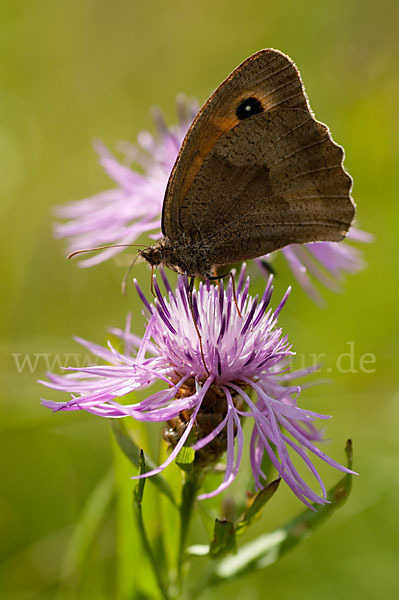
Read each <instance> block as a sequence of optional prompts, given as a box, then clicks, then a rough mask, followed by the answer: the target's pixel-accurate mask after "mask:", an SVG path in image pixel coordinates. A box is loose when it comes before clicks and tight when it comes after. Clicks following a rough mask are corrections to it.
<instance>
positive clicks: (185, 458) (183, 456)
mask: <svg viewBox="0 0 399 600" xmlns="http://www.w3.org/2000/svg"><path fill="white" fill-rule="evenodd" d="M196 441H197V435H196V432H195V431H194V429H192V430H191V431H190V434H189V436H188V438H187V439H186V441H185V444H184V446H183V448H182V449H181V450H180V452H179V454H178V455H177V457H176V464H177V465H178V466H179V467H180V468H181V470H182V471H186V472H189V471H192V470H193V466H194V465H193V463H194V459H195V450H194V449H193V447H192V446H193V445H194V444H195V442H196Z"/></svg>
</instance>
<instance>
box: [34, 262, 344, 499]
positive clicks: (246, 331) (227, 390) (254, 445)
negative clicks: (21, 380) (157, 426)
mask: <svg viewBox="0 0 399 600" xmlns="http://www.w3.org/2000/svg"><path fill="white" fill-rule="evenodd" d="M161 275H162V278H163V281H164V285H165V288H166V290H167V295H166V296H162V293H161V290H160V288H159V286H158V283H157V280H156V279H155V278H154V288H155V293H156V299H155V301H154V303H153V304H149V303H148V302H147V300H146V298H145V297H144V295H143V293H142V291H141V290H140V288H139V287H138V285H137V283H136V287H137V291H138V293H139V295H140V297H141V299H142V301H143V303H144V305H145V309H146V312H147V313H148V316H147V322H146V330H145V334H144V336H143V338H142V339H140V338H138V337H137V336H135V335H134V334H133V333H131V332H130V320H129V321H128V323H127V327H126V328H125V329H124V330H119V329H112V330H111V333H112V334H113V335H116V336H117V337H118V338H120V340H122V341H123V342H124V345H125V347H124V351H123V352H122V353H121V352H119V351H117V350H116V349H115V348H114V347H113V346H112V345H111V343H108V348H103V347H101V346H97V345H96V344H93V343H91V342H87V341H85V340H81V339H78V340H77V341H79V342H80V343H81V344H82V345H83V346H85V347H86V348H88V349H89V350H90V351H91V352H93V354H95V355H96V356H97V357H99V358H101V359H102V360H104V361H105V362H106V363H108V364H104V365H98V366H89V367H86V368H70V369H69V371H70V373H68V374H66V375H63V376H60V375H56V374H49V376H48V377H49V381H48V382H42V383H45V385H47V386H48V387H49V388H52V389H55V390H61V391H66V392H70V393H71V394H72V399H71V400H69V401H68V402H63V403H58V402H53V401H49V400H43V404H44V405H45V406H47V407H48V408H51V409H53V410H86V411H88V412H91V413H94V414H96V415H100V416H103V417H111V418H119V417H126V416H130V417H133V418H134V419H136V420H138V421H150V422H167V423H168V426H169V428H172V429H173V427H174V426H176V423H178V424H179V427H178V428H176V427H175V428H174V435H170V431H169V436H168V437H169V441H170V442H171V445H172V447H173V449H172V451H171V453H170V455H169V457H168V459H167V460H166V461H165V462H164V464H162V465H161V466H159V467H158V468H156V469H155V470H153V471H151V472H150V473H146V474H145V476H149V475H152V474H155V473H158V472H160V471H161V470H162V469H163V468H165V467H166V466H167V465H169V464H170V463H171V462H172V461H173V460H174V459H175V457H176V456H177V455H178V453H179V451H180V450H181V448H182V447H183V445H184V444H185V443H186V442H187V440H188V436H189V435H190V432H192V433H193V434H195V435H194V440H193V441H192V436H191V437H190V440H189V441H188V442H189V443H192V444H193V448H194V449H195V451H196V460H197V456H198V457H201V453H202V462H203V460H204V453H206V452H207V451H208V450H209V454H208V455H207V459H208V463H211V462H215V460H214V459H217V458H218V457H219V456H220V454H221V452H224V451H226V453H227V458H226V471H225V476H224V480H223V482H222V483H221V484H220V485H219V487H218V488H217V489H216V490H214V491H213V492H210V493H208V494H203V495H202V496H200V498H208V497H211V496H214V495H215V494H217V493H219V492H221V491H223V490H224V489H226V488H227V487H228V486H229V485H230V483H231V482H232V481H233V480H234V478H235V476H236V474H237V472H238V469H239V465H240V461H241V456H242V452H243V439H244V434H243V428H242V419H243V418H245V419H246V420H251V421H252V424H253V429H252V436H251V443H250V462H251V466H252V472H253V476H254V480H255V484H256V487H257V488H258V489H259V488H261V487H262V486H263V485H264V484H265V479H266V477H265V475H264V473H263V472H262V459H263V457H264V455H265V454H266V455H267V456H268V457H269V459H270V461H271V462H272V463H273V465H274V467H275V468H276V470H277V471H278V473H279V475H280V476H281V477H282V478H283V479H284V480H285V481H286V483H287V484H288V485H289V486H290V487H291V489H292V490H293V492H294V493H295V494H296V495H297V496H298V498H300V500H302V502H304V503H305V504H306V505H307V506H309V502H310V501H313V502H316V503H320V504H322V503H324V502H326V492H325V488H324V485H323V483H322V481H321V479H320V476H319V475H318V473H317V470H316V468H315V467H314V466H313V463H312V462H311V460H310V458H309V456H308V452H310V453H312V454H313V455H315V456H317V457H319V458H321V459H322V460H324V461H325V462H327V463H328V464H330V465H331V466H333V467H335V468H337V469H339V470H341V471H344V472H347V469H346V468H345V467H342V466H341V465H339V464H338V463H336V462H335V461H334V460H332V459H331V458H329V457H327V456H326V455H325V454H324V453H323V452H321V450H319V449H318V448H317V447H316V445H315V444H314V442H315V441H318V440H320V438H321V435H320V433H319V432H318V430H317V429H316V427H315V424H314V422H315V420H316V419H321V420H324V419H328V418H329V417H328V416H326V415H322V414H319V413H315V412H312V411H309V410H306V409H304V408H300V407H299V406H298V405H297V401H298V396H299V393H300V387H298V386H297V385H293V384H292V382H291V381H292V379H293V378H294V377H298V375H302V374H304V373H308V372H310V370H305V371H302V372H301V373H299V372H298V373H295V372H290V371H289V367H288V366H287V359H288V357H289V356H290V355H291V354H292V351H291V345H290V344H289V342H288V340H287V336H284V335H283V333H282V331H281V329H279V328H278V327H277V320H278V315H279V313H280V311H281V309H282V308H283V305H284V304H285V302H286V299H287V297H288V291H287V293H286V294H285V296H284V297H283V299H282V300H281V302H280V304H279V305H278V306H277V308H276V310H274V311H273V310H272V309H271V308H269V302H270V298H271V295H272V285H271V278H270V279H269V281H268V283H267V285H266V288H265V291H264V293H263V296H262V297H261V298H260V299H259V298H258V296H256V297H252V296H250V295H249V277H248V278H246V276H245V267H243V268H242V270H241V274H240V277H239V280H238V285H237V304H238V307H239V310H240V312H241V315H240V314H239V312H238V309H237V307H236V305H235V301H234V294H233V287H232V284H231V282H229V283H228V285H227V286H226V287H225V286H224V285H223V282H221V283H220V286H219V288H218V287H215V286H213V285H211V284H210V283H209V282H205V283H200V284H199V289H198V291H196V290H194V292H193V314H194V315H195V319H196V324H197V327H198V331H199V333H200V335H201V339H202V348H203V355H202V352H201V347H200V342H199V337H198V333H197V331H196V327H195V324H194V320H193V314H192V312H191V311H190V308H189V291H188V281H187V279H186V278H185V277H182V276H180V277H179V278H178V285H177V288H176V290H175V291H174V292H173V291H172V289H171V288H170V286H169V283H168V280H167V279H166V276H165V274H164V272H163V270H161ZM156 382H158V383H159V382H161V383H162V384H163V389H162V390H161V391H156V392H153V393H150V392H149V395H148V396H147V397H146V398H145V399H144V400H142V401H141V402H136V403H132V404H123V403H121V398H123V397H124V396H126V395H128V394H129V393H130V392H132V391H135V390H142V389H145V388H147V387H149V386H151V385H152V384H153V383H156ZM293 458H296V459H300V460H301V461H302V462H303V463H304V464H305V466H306V467H307V469H308V470H309V471H310V472H311V474H312V475H313V476H314V477H315V478H316V480H317V482H318V483H319V485H320V487H321V490H322V495H321V496H319V495H318V494H316V493H315V492H314V491H313V490H312V489H311V488H310V487H309V485H308V484H307V483H306V482H305V481H304V480H303V479H302V477H301V476H300V474H299V472H298V470H297V469H296V467H295V466H294V462H293Z"/></svg>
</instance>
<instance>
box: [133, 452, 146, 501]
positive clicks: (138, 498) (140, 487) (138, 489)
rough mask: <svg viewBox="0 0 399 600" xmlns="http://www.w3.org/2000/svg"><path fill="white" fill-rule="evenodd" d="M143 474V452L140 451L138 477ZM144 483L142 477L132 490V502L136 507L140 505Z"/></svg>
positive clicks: (144, 479)
mask: <svg viewBox="0 0 399 600" xmlns="http://www.w3.org/2000/svg"><path fill="white" fill-rule="evenodd" d="M145 472H146V466H145V458H144V451H143V450H142V449H141V450H140V460H139V472H138V475H142V474H143V473H145ZM145 482H146V477H143V478H142V479H138V480H137V485H136V487H135V488H134V502H135V504H136V506H140V505H141V501H142V499H143V494H144V486H145Z"/></svg>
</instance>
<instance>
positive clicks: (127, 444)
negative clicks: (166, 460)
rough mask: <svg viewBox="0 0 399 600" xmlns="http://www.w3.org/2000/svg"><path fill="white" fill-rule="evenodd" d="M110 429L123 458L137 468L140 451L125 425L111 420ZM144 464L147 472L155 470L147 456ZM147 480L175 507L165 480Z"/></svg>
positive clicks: (160, 476)
mask: <svg viewBox="0 0 399 600" xmlns="http://www.w3.org/2000/svg"><path fill="white" fill-rule="evenodd" d="M111 427H112V431H113V433H114V435H115V439H116V441H117V443H118V446H119V448H120V449H121V450H122V452H123V453H124V454H125V456H127V458H128V459H129V460H130V462H131V463H133V465H134V466H135V467H137V468H139V465H140V449H139V447H138V446H137V445H136V443H135V442H134V441H133V439H132V437H131V435H130V434H129V432H128V430H127V429H126V427H125V425H124V424H123V423H122V421H121V420H120V419H119V420H116V419H113V420H112V421H111ZM145 464H146V465H147V471H152V469H155V468H156V464H155V463H154V462H153V461H152V460H151V459H150V458H148V457H147V456H146V457H145ZM148 479H149V481H150V482H151V483H152V484H154V485H156V486H158V489H159V491H160V492H162V494H164V495H165V496H167V498H169V500H170V501H171V502H172V504H174V506H177V504H176V500H175V497H174V495H173V492H172V488H171V487H170V485H169V483H168V482H167V481H166V479H165V478H164V477H162V475H160V474H157V475H152V476H151V477H148Z"/></svg>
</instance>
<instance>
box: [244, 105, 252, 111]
mask: <svg viewBox="0 0 399 600" xmlns="http://www.w3.org/2000/svg"><path fill="white" fill-rule="evenodd" d="M251 108H252V106H251V105H250V104H247V105H246V107H245V110H246V111H247V112H249V111H250V110H251Z"/></svg>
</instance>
